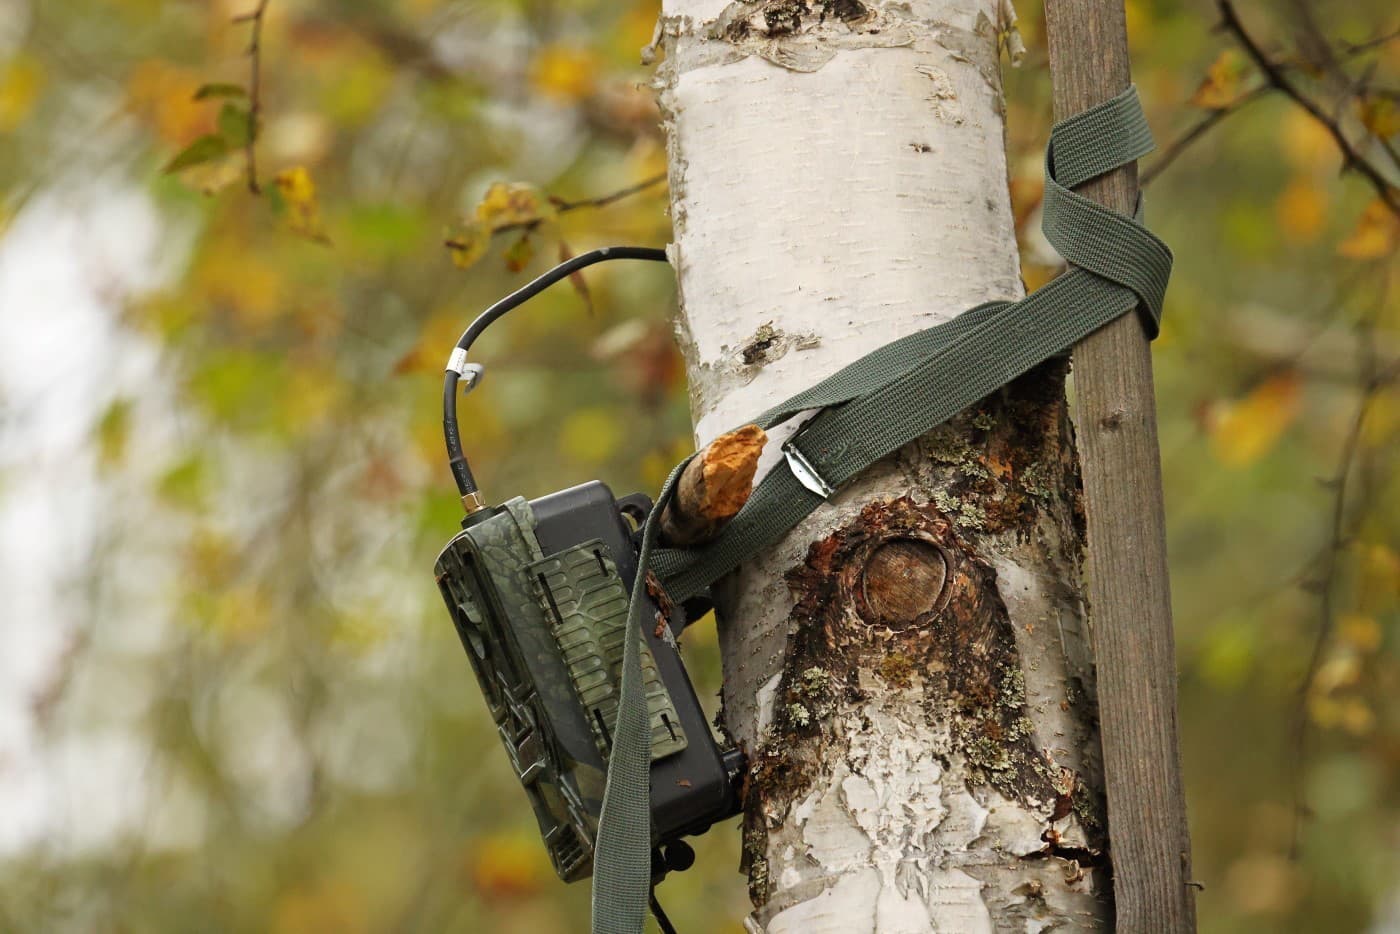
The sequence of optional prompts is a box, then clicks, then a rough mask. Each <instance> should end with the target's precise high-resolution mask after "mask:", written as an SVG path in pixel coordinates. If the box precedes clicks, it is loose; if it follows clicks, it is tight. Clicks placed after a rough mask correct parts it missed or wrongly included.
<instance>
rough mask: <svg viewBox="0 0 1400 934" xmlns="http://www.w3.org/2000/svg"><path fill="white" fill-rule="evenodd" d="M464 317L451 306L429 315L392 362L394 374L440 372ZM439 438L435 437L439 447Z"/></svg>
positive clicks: (459, 331)
mask: <svg viewBox="0 0 1400 934" xmlns="http://www.w3.org/2000/svg"><path fill="white" fill-rule="evenodd" d="M465 317H466V316H465V315H464V314H463V312H462V311H460V310H459V309H455V308H454V309H448V310H447V311H444V312H441V313H438V314H435V315H433V316H432V317H431V318H429V319H428V322H427V324H425V325H423V329H422V331H421V333H420V334H419V335H418V339H417V340H416V341H414V342H413V346H412V347H410V348H409V350H408V352H407V353H405V354H404V355H403V356H401V357H399V359H398V361H397V362H396V363H395V364H394V370H393V372H394V374H395V375H404V374H408V373H428V372H433V373H441V372H442V366H443V364H444V363H446V362H447V353H448V351H449V350H450V349H451V348H452V346H453V345H454V344H456V343H457V338H458V337H459V336H460V335H461V333H462V321H463V320H464V318H465ZM441 441H442V438H441V437H439V438H438V442H439V446H440V445H441Z"/></svg>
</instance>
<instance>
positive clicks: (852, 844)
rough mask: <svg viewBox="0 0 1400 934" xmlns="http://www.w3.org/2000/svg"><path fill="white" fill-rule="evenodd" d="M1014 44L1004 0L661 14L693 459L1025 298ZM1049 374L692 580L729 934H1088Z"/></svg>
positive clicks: (1098, 895)
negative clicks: (730, 755)
mask: <svg viewBox="0 0 1400 934" xmlns="http://www.w3.org/2000/svg"><path fill="white" fill-rule="evenodd" d="M1015 44H1016V38H1015V32H1014V14H1013V13H1012V11H1011V9H1010V7H1009V5H1008V4H1007V3H1006V2H1005V0H1001V2H998V0H914V2H908V3H895V2H867V0H757V2H754V0H749V2H743V0H741V2H734V3H728V4H726V3H725V2H723V0H666V3H665V4H664V7H663V16H662V20H661V22H660V25H659V27H658V34H657V50H656V51H657V55H658V58H662V62H661V65H660V66H659V70H658V76H657V82H658V86H659V89H660V99H661V104H662V110H663V114H664V117H665V121H666V127H667V131H668V139H669V159H670V180H671V193H672V213H673V221H674V225H675V235H674V245H673V247H672V261H673V263H674V265H675V267H676V270H677V273H678V279H679V286H680V293H681V297H682V308H681V321H680V332H681V341H682V346H683V348H684V350H685V356H686V363H687V368H688V372H689V377H690V384H691V408H692V415H693V419H694V424H695V435H696V439H697V441H698V442H700V443H702V444H703V443H705V442H708V441H709V439H711V438H713V437H714V436H715V435H717V434H718V433H720V432H722V431H725V430H726V429H729V428H732V427H734V426H736V425H741V424H743V423H744V422H745V421H746V420H747V419H748V418H750V417H751V416H752V415H754V414H756V413H757V412H759V411H761V410H763V409H765V408H766V407H767V406H768V405H770V404H772V403H773V402H776V401H778V400H780V399H782V398H786V397H787V396H789V395H791V394H793V393H794V392H796V391H798V390H801V389H803V388H806V387H807V386H809V385H811V384H812V383H814V382H816V381H817V380H819V379H821V378H822V377H824V376H826V375H829V374H830V373H832V372H834V371H835V370H837V369H838V368H840V367H841V366H843V365H845V364H847V363H849V362H851V361H853V360H855V359H857V358H858V357H860V356H862V355H863V354H865V353H867V352H869V351H870V350H873V349H875V348H876V347H878V346H880V345H882V344H885V343H887V342H888V341H890V340H891V339H893V338H895V337H897V336H900V335H903V334H907V333H910V332H911V331H914V330H917V329H922V328H927V327H929V326H932V325H934V324H938V323H940V322H943V321H947V320H950V319H951V318H952V317H954V316H956V315H957V314H959V313H960V312H962V311H964V310H966V309H968V308H971V307H973V306H975V305H977V304H979V303H981V302H984V301H987V300H991V299H1015V298H1019V297H1020V296H1021V295H1023V294H1024V290H1023V286H1022V283H1021V279H1020V275H1019V266H1018V254H1017V244H1016V238H1015V234H1014V229H1013V221H1012V213H1011V207H1010V199H1009V194H1008V187H1007V173H1006V162H1005V154H1004V142H1003V137H1004V105H1003V99H1002V90H1001V80H1000V73H999V68H1000V65H999V55H1000V52H1001V50H1002V49H1003V48H1006V47H1008V46H1012V47H1014V45H1015ZM1065 372H1066V366H1065V364H1064V362H1063V361H1052V362H1050V363H1047V364H1045V365H1042V366H1041V367H1039V368H1038V369H1036V370H1034V371H1032V372H1031V373H1029V374H1027V375H1026V376H1024V377H1022V378H1020V379H1018V380H1017V381H1015V382H1014V383H1012V384H1011V385H1009V386H1008V387H1006V388H1005V389H1004V390H1003V391H1001V392H999V393H997V394H995V395H993V396H991V397H989V398H987V399H984V400H983V401H982V402H981V403H979V404H978V405H975V406H973V407H971V408H970V409H968V410H967V411H965V412H964V413H962V414H961V415H959V416H958V417H956V418H955V419H953V420H952V421H951V422H949V423H947V424H945V425H943V426H941V427H939V428H938V429H935V430H934V431H933V432H931V433H930V434H929V435H927V436H925V437H923V438H920V439H919V440H917V441H916V442H914V443H912V444H910V445H908V446H907V447H905V448H904V449H902V450H900V451H898V452H897V453H896V454H894V455H892V456H890V457H888V458H886V459H885V460H884V461H882V462H880V463H879V464H877V465H875V466H874V467H872V468H871V469H870V470H868V471H867V472H866V473H865V474H864V475H862V476H861V477H860V478H858V479H857V480H856V481H855V482H853V483H851V484H849V485H848V486H846V487H845V488H843V489H841V490H840V491H839V492H838V493H837V494H836V495H835V496H834V497H833V498H832V499H831V500H830V502H829V504H828V505H827V506H826V507H824V508H822V509H820V510H818V511H817V512H815V513H813V514H812V516H810V517H809V518H808V519H807V520H805V521H804V522H803V523H802V524H801V525H799V526H798V527H797V528H795V529H794V530H793V531H792V532H791V533H790V534H789V535H788V536H787V537H786V538H785V539H784V540H783V541H782V543H781V544H780V545H779V546H778V547H776V548H774V549H773V550H772V551H771V552H769V553H767V554H765V555H763V556H761V557H760V558H758V559H756V560H754V561H752V562H751V563H749V564H748V565H746V566H745V567H743V568H742V569H741V570H740V571H739V572H737V573H736V574H734V575H733V576H732V577H731V578H730V579H728V580H726V581H724V582H722V583H721V584H720V585H719V586H718V587H717V588H716V589H717V591H718V592H717V594H716V604H717V608H718V615H719V620H720V627H721V641H722V646H723V653H724V663H725V672H724V674H725V689H724V717H725V722H726V724H727V727H728V729H729V730H730V731H731V732H732V733H733V735H734V738H735V739H736V740H737V741H738V742H740V743H741V744H742V745H743V747H744V748H745V749H746V750H747V752H748V754H749V757H750V763H751V770H750V774H749V776H748V783H747V796H746V817H745V823H744V828H745V829H744V840H743V847H744V862H745V867H746V868H747V871H748V875H749V881H750V894H751V896H752V899H753V903H754V906H755V910H754V913H753V915H752V917H751V919H750V926H751V927H752V928H754V929H757V930H764V931H767V932H769V934H782V932H790V931H803V932H805V934H812V932H825V931H841V932H867V931H880V932H918V931H935V930H940V931H963V932H975V931H990V930H993V929H995V930H1020V929H1025V930H1044V929H1047V928H1052V927H1060V926H1064V927H1073V928H1074V929H1086V928H1087V929H1092V928H1094V927H1101V926H1107V925H1108V923H1109V919H1110V917H1111V893H1110V890H1109V884H1108V879H1107V870H1106V865H1105V864H1106V858H1105V855H1104V854H1105V847H1106V843H1107V840H1106V826H1105V820H1104V809H1103V797H1102V778H1101V766H1100V755H1099V742H1098V737H1097V734H1096V728H1095V719H1094V711H1093V700H1092V699H1093V697H1094V685H1093V669H1092V663H1091V660H1090V653H1089V649H1088V637H1087V632H1086V628H1085V627H1086V622H1085V620H1086V614H1085V607H1084V601H1083V598H1082V594H1081V589H1080V583H1079V581H1080V578H1081V553H1082V544H1083V519H1082V508H1081V505H1080V503H1079V493H1078V489H1079V477H1078V468H1077V462H1076V456H1075V451H1074V442H1073V434H1072V429H1071V427H1070V422H1069V419H1068V413H1067V406H1066V400H1065V392H1064V377H1065ZM782 439H783V435H782V434H781V433H775V436H774V437H773V438H772V439H771V440H770V443H769V448H768V451H767V453H765V460H764V463H763V464H761V465H760V470H763V469H766V467H768V466H769V465H770V464H772V463H776V462H777V461H778V455H777V449H778V447H779V446H780V443H781V441H782ZM778 469H786V468H783V467H779V468H778Z"/></svg>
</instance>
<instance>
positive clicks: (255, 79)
mask: <svg viewBox="0 0 1400 934" xmlns="http://www.w3.org/2000/svg"><path fill="white" fill-rule="evenodd" d="M268 3H269V0H258V5H257V7H256V8H254V9H253V11H252V12H251V13H242V14H240V15H238V16H235V17H234V18H233V21H234V22H235V23H251V24H252V27H253V28H252V35H250V36H249V38H248V62H249V65H248V72H249V75H248V135H247V137H246V138H245V139H244V141H243V150H244V152H246V153H247V154H248V160H247V161H248V190H249V191H251V192H252V193H253V194H255V195H256V194H258V193H260V192H261V191H262V188H261V186H259V185H258V157H257V141H258V121H259V119H260V118H261V116H262V27H263V17H264V14H266V13H267V5H268Z"/></svg>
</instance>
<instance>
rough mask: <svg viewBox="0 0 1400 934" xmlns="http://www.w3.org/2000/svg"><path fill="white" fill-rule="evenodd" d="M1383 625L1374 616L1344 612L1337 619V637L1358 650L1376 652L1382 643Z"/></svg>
mask: <svg viewBox="0 0 1400 934" xmlns="http://www.w3.org/2000/svg"><path fill="white" fill-rule="evenodd" d="M1381 635H1382V634H1381V625H1380V623H1378V622H1376V618H1375V617H1374V616H1367V615H1366V614H1364V613H1344V614H1342V616H1341V617H1340V618H1338V620H1337V637H1338V638H1339V639H1341V641H1342V642H1344V643H1346V644H1347V645H1349V646H1351V647H1352V648H1354V649H1356V650H1357V651H1358V652H1374V651H1375V650H1376V649H1378V648H1380V645H1381Z"/></svg>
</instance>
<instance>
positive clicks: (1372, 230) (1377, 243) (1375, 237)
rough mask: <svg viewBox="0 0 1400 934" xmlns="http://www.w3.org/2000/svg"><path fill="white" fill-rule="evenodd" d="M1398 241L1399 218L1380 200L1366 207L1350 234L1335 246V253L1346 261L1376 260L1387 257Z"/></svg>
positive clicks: (1399, 237) (1399, 233) (1399, 230)
mask: <svg viewBox="0 0 1400 934" xmlns="http://www.w3.org/2000/svg"><path fill="white" fill-rule="evenodd" d="M1397 241H1400V217H1396V216H1395V212H1394V211H1392V210H1391V209H1390V207H1389V205H1387V204H1386V203H1385V202H1384V201H1382V200H1381V199H1380V198H1377V199H1376V200H1374V201H1372V202H1371V203H1370V204H1368V205H1366V210H1364V211H1362V212H1361V217H1360V219H1358V220H1357V222H1356V227H1354V228H1353V229H1352V231H1351V234H1350V235H1349V236H1348V237H1347V238H1346V239H1345V240H1343V241H1342V242H1341V243H1339V244H1338V245H1337V253H1338V254H1339V255H1341V256H1345V257H1347V258H1348V259H1378V258H1380V257H1382V256H1389V255H1390V254H1391V253H1392V252H1393V251H1394V250H1395V244H1396V242H1397Z"/></svg>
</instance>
